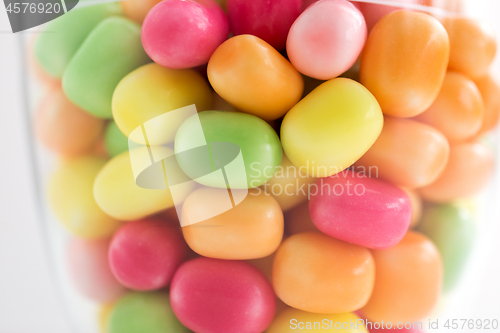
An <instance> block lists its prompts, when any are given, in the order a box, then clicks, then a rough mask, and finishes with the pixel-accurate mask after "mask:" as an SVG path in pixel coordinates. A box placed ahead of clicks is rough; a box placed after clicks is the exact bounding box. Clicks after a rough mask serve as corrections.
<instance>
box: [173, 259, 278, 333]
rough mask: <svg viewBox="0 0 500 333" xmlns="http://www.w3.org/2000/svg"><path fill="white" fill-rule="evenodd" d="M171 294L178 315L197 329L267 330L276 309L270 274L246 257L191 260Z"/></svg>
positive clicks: (207, 332)
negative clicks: (260, 270) (266, 273)
mask: <svg viewBox="0 0 500 333" xmlns="http://www.w3.org/2000/svg"><path fill="white" fill-rule="evenodd" d="M170 295H171V302H172V309H173V310H174V312H175V314H176V316H177V318H179V320H180V321H181V323H183V324H184V325H185V326H186V327H188V328H189V329H191V330H193V331H195V332H204V333H234V332H241V333H253V332H255V333H257V332H263V331H264V330H265V329H266V328H267V327H268V326H269V324H270V323H271V321H272V319H273V317H274V312H275V309H276V301H275V299H274V293H273V289H272V287H271V284H270V283H269V281H268V280H267V278H266V277H265V276H264V275H263V274H262V273H261V272H259V270H258V269H257V268H255V267H253V266H252V265H250V264H249V263H246V262H243V261H226V260H218V259H210V258H198V259H194V260H191V261H188V262H186V263H184V264H183V265H182V266H181V267H180V268H179V269H178V270H177V272H176V274H175V276H174V279H173V281H172V285H171V288H170Z"/></svg>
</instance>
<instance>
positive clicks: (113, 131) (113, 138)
mask: <svg viewBox="0 0 500 333" xmlns="http://www.w3.org/2000/svg"><path fill="white" fill-rule="evenodd" d="M104 143H105V145H106V150H107V151H108V153H109V155H110V156H111V157H113V156H116V155H120V154H121V153H123V152H126V151H127V150H128V138H127V136H125V134H123V133H122V131H120V129H119V128H118V126H116V123H115V122H114V121H111V122H110V123H109V124H108V126H107V127H106V132H105V134H104Z"/></svg>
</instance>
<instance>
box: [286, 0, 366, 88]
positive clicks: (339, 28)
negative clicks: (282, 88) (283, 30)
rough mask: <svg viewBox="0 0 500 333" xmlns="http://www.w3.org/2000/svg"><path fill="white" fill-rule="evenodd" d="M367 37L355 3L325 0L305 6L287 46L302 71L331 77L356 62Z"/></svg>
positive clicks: (317, 77) (295, 63)
mask: <svg viewBox="0 0 500 333" xmlns="http://www.w3.org/2000/svg"><path fill="white" fill-rule="evenodd" d="M365 41H366V23H365V19H364V18H363V15H362V14H361V12H360V11H359V10H358V9H357V8H356V7H355V6H354V5H353V4H351V3H350V2H348V1H346V0H321V1H318V2H316V3H313V4H312V5H310V6H309V7H308V8H307V9H306V10H304V12H303V13H302V14H301V15H300V16H299V17H298V18H297V20H296V21H295V23H294V24H293V25H292V27H291V29H290V32H289V34H288V40H287V43H286V50H287V53H288V57H289V58H290V61H291V63H292V64H293V65H294V67H295V68H296V69H297V70H298V71H299V72H301V73H302V74H304V75H307V76H310V77H312V78H315V79H318V80H329V79H333V78H335V77H337V76H339V75H340V74H342V73H344V72H345V71H347V70H348V69H349V68H350V67H351V66H352V65H353V64H354V63H355V62H356V60H357V58H358V56H359V54H360V53H361V50H362V49H363V46H364V44H365Z"/></svg>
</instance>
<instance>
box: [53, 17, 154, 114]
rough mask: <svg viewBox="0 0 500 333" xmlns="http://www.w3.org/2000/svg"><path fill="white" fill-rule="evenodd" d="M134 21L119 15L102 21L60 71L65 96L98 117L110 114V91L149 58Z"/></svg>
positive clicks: (111, 95) (139, 30) (138, 28)
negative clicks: (63, 69) (64, 68)
mask: <svg viewBox="0 0 500 333" xmlns="http://www.w3.org/2000/svg"><path fill="white" fill-rule="evenodd" d="M149 61H150V59H149V57H148V56H147V55H146V52H144V49H143V48H142V43H141V28H140V26H139V25H138V24H136V23H134V22H132V21H130V20H128V19H124V18H121V17H110V18H107V19H106V20H104V21H102V22H101V23H100V24H99V25H98V26H97V27H95V29H94V30H93V31H92V32H91V33H90V35H89V36H88V37H87V39H86V40H85V42H84V43H83V44H82V46H81V47H80V49H79V50H78V52H77V53H76V54H75V55H74V57H73V59H71V62H70V63H69V65H68V67H67V68H66V71H65V72H64V75H63V79H62V84H63V89H64V92H65V93H66V96H67V97H68V98H69V99H70V100H71V101H72V102H73V103H75V104H76V105H78V106H79V107H81V108H82V109H84V110H86V111H88V112H89V113H91V114H92V115H94V116H96V117H99V118H111V117H112V113H111V99H112V97H113V91H114V90H115V88H116V86H117V85H118V83H119V82H120V80H121V79H122V78H123V77H125V76H126V75H127V74H128V73H130V72H131V71H133V70H134V69H136V68H137V67H139V66H142V65H144V64H146V63H147V62H149Z"/></svg>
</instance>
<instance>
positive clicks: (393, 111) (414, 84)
mask: <svg viewBox="0 0 500 333" xmlns="http://www.w3.org/2000/svg"><path fill="white" fill-rule="evenodd" d="M449 52H450V45H449V39H448V35H447V33H446V30H445V29H444V28H443V26H442V25H441V23H439V21H438V20H436V19H435V18H433V17H431V16H430V15H427V14H423V13H417V12H412V11H407V10H401V11H396V12H393V13H391V14H389V15H387V16H385V17H384V18H383V19H382V20H380V21H379V22H378V23H377V25H375V27H374V28H373V30H372V31H371V33H370V35H369V36H368V39H367V41H366V46H365V49H364V51H363V54H362V58H361V69H360V80H361V83H362V84H363V85H364V86H366V88H368V90H370V91H371V92H372V93H373V95H374V96H375V97H376V98H377V100H378V102H379V103H380V106H381V108H382V111H383V112H384V113H385V114H387V115H391V116H396V117H412V116H416V115H418V114H419V113H422V112H424V111H425V110H426V109H427V108H428V107H429V106H430V105H431V104H432V102H433V101H434V99H435V98H436V96H437V95H438V93H439V90H440V88H441V85H442V83H443V80H444V76H445V73H446V68H447V65H448V59H449Z"/></svg>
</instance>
